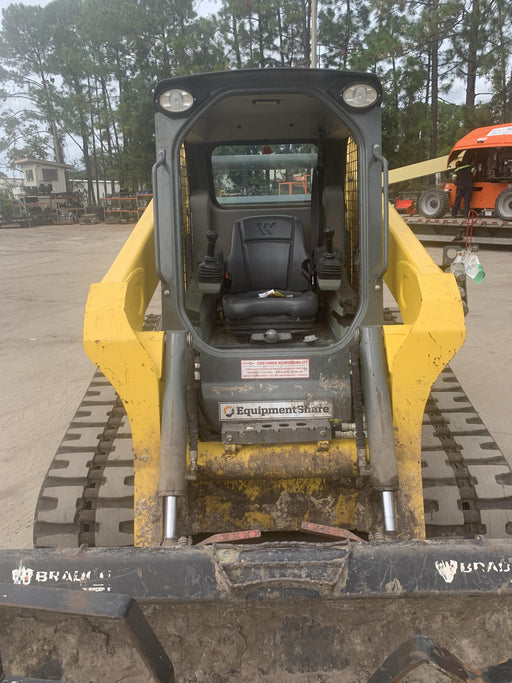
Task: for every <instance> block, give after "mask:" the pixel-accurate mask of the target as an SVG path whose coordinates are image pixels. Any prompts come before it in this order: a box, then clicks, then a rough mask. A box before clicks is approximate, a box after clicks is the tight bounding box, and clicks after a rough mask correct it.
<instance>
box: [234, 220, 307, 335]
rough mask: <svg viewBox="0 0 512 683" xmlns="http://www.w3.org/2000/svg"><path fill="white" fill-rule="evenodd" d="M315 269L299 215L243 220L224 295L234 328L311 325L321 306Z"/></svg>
mask: <svg viewBox="0 0 512 683" xmlns="http://www.w3.org/2000/svg"><path fill="white" fill-rule="evenodd" d="M311 268H312V267H311V259H310V257H309V254H308V253H307V251H306V247H305V244H304V232H303V229H302V223H301V222H300V221H299V220H298V219H297V218H295V217H294V216H279V215H275V216H251V217H248V218H242V219H240V220H238V221H237V222H236V223H235V224H234V226H233V232H232V239H231V252H230V254H229V256H228V258H227V260H226V278H227V280H226V282H227V287H228V293H227V294H225V295H224V296H223V299H222V302H223V306H224V315H225V318H226V321H227V324H228V327H229V329H230V331H231V332H235V333H236V332H253V331H258V330H267V329H269V328H272V329H275V330H287V331H289V332H293V331H295V330H297V331H298V330H306V329H310V328H311V327H312V325H313V323H314V321H315V316H316V312H317V308H318V300H317V296H316V294H315V293H314V292H313V291H311V284H312V280H311V275H312V271H311ZM261 295H263V296H261Z"/></svg>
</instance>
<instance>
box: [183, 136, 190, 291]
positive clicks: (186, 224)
mask: <svg viewBox="0 0 512 683" xmlns="http://www.w3.org/2000/svg"><path fill="white" fill-rule="evenodd" d="M180 192H181V222H182V226H181V232H182V244H183V280H184V284H185V291H186V290H187V284H188V277H189V272H190V267H191V263H192V260H191V254H192V244H191V233H190V190H189V185H188V173H187V157H186V154H185V147H184V145H182V146H181V149H180Z"/></svg>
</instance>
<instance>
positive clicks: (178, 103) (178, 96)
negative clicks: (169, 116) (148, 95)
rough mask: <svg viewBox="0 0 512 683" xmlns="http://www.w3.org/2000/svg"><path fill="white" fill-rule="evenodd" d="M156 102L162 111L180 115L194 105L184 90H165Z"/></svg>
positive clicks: (192, 99) (191, 98)
mask: <svg viewBox="0 0 512 683" xmlns="http://www.w3.org/2000/svg"><path fill="white" fill-rule="evenodd" d="M158 102H159V103H160V106H161V107H162V108H163V109H166V110H167V111H170V112H172V113H173V114H180V113H181V112H184V111H187V109H190V107H191V106H192V105H193V104H194V98H193V96H192V95H191V94H190V93H189V92H187V91H186V90H166V91H165V92H163V93H162V94H161V95H160V97H159V98H158Z"/></svg>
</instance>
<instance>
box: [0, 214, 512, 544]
mask: <svg viewBox="0 0 512 683" xmlns="http://www.w3.org/2000/svg"><path fill="white" fill-rule="evenodd" d="M132 227H133V226H130V225H59V226H55V225H54V226H39V227H34V228H17V229H6V228H4V229H1V230H0V282H1V288H2V305H1V306H0V358H1V359H2V365H1V368H2V380H1V382H0V435H1V439H0V471H1V473H2V478H1V481H0V499H1V501H2V505H1V506H0V547H3V548H29V547H31V546H32V518H33V514H34V508H35V504H36V500H37V496H38V493H39V488H40V485H41V482H42V479H43V477H44V475H45V473H46V471H47V469H48V466H49V465H50V462H51V460H52V458H53V456H54V454H55V452H56V450H57V448H58V446H59V443H60V441H61V439H62V436H63V435H64V433H65V431H66V428H67V426H68V424H69V422H70V420H71V418H72V417H73V415H74V412H75V410H76V408H77V406H78V404H79V402H80V400H81V398H82V396H83V393H84V391H85V389H86V387H87V385H88V383H89V380H90V378H91V376H92V374H93V365H92V363H91V362H90V361H89V359H88V358H87V357H86V355H85V353H84V352H83V349H82V324H83V312H84V307H85V302H86V298H87V292H88V289H89V285H90V284H91V283H92V282H97V281H99V280H101V278H102V277H103V275H104V274H105V272H106V271H107V270H108V268H109V266H110V264H111V263H112V261H113V259H114V258H115V256H116V254H117V253H118V251H119V249H120V248H121V246H122V245H123V243H124V242H125V240H126V238H127V237H128V235H129V234H130V231H131V228H132ZM430 251H431V253H432V254H433V256H434V259H435V260H436V262H439V260H440V250H439V249H430ZM480 259H481V261H482V263H483V265H484V267H485V270H486V273H487V275H486V278H485V279H484V280H483V282H482V283H480V284H475V283H474V282H473V281H470V282H469V304H470V313H469V315H468V318H467V340H466V343H465V346H464V348H463V349H462V351H461V352H459V354H458V355H457V357H456V358H455V359H454V360H453V361H452V368H453V369H454V371H455V373H456V375H457V377H458V378H459V381H460V382H461V384H462V386H463V387H464V389H465V390H466V392H467V394H468V396H469V398H470V400H471V401H472V402H473V404H474V406H475V407H476V409H477V410H478V411H479V412H480V415H481V417H482V419H483V421H484V422H485V424H486V426H487V427H488V429H489V430H490V431H491V433H492V434H493V436H494V438H495V439H496V441H497V442H498V445H499V446H500V447H501V449H502V451H503V453H504V454H505V455H506V457H508V458H509V461H510V462H512V417H511V409H510V406H511V405H512V306H511V297H510V291H511V285H512V269H511V267H510V262H511V254H510V252H507V251H482V252H481V253H480Z"/></svg>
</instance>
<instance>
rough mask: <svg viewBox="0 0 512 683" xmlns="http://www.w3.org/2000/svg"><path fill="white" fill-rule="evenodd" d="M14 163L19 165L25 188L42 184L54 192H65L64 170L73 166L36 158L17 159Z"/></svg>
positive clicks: (38, 186)
mask: <svg viewBox="0 0 512 683" xmlns="http://www.w3.org/2000/svg"><path fill="white" fill-rule="evenodd" d="M14 163H15V164H18V165H19V166H21V170H22V171H23V185H24V187H25V188H28V187H37V188H40V187H41V185H43V186H45V187H47V188H51V190H50V191H51V192H53V193H55V194H57V193H59V194H63V193H65V192H66V171H69V170H71V169H72V168H73V166H70V165H69V164H59V163H57V162H55V161H39V160H38V159H18V160H17V161H15V162H14Z"/></svg>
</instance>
